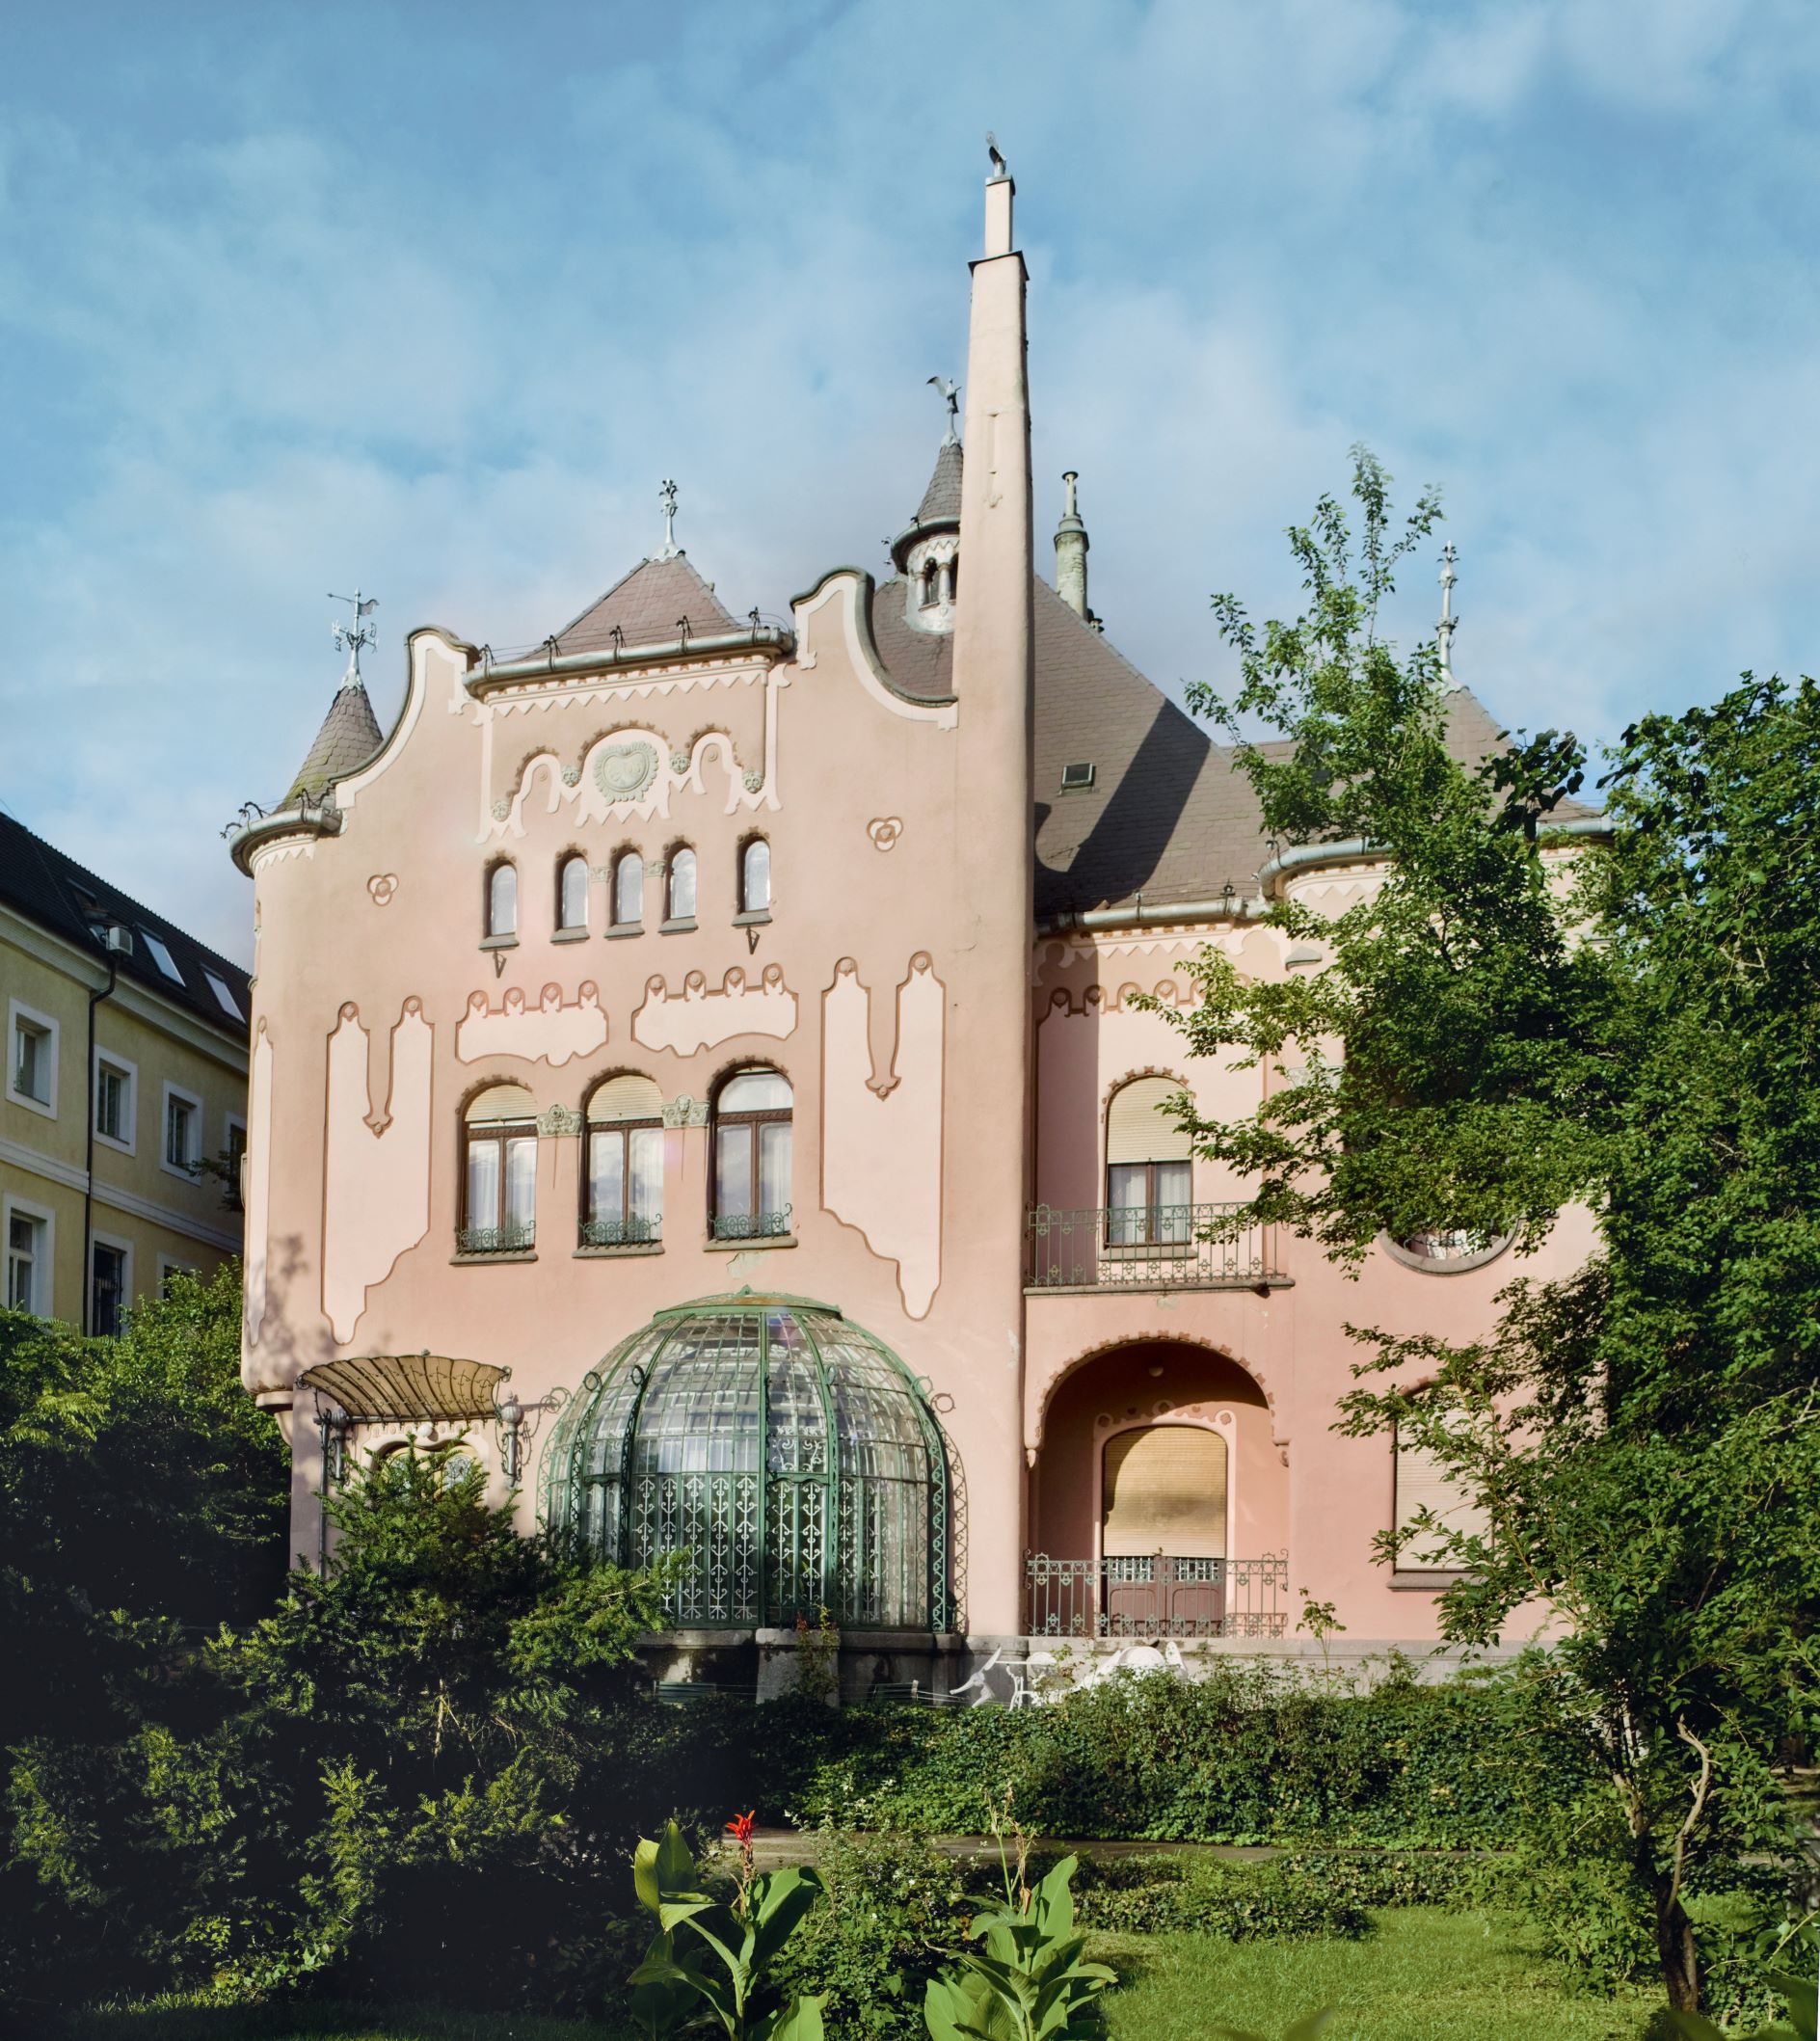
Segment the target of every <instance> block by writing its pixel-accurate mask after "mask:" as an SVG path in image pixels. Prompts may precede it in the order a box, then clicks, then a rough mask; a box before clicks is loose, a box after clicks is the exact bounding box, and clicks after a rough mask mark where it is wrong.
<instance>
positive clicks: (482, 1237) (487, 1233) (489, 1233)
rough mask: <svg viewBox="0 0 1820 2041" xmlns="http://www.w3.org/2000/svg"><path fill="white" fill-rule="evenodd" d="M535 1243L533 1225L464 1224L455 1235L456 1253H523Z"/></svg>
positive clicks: (535, 1229) (534, 1227) (535, 1237)
mask: <svg viewBox="0 0 1820 2041" xmlns="http://www.w3.org/2000/svg"><path fill="white" fill-rule="evenodd" d="M536 1245H537V1228H536V1226H535V1225H520V1226H464V1227H463V1228H462V1229H461V1231H460V1232H459V1233H457V1234H456V1236H455V1251H456V1253H457V1254H523V1253H526V1252H528V1251H529V1249H532V1248H534V1247H536Z"/></svg>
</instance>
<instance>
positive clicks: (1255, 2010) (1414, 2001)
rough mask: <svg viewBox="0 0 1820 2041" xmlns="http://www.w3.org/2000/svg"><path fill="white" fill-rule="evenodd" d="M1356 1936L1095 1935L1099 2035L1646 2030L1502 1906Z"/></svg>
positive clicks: (496, 2028)
mask: <svg viewBox="0 0 1820 2041" xmlns="http://www.w3.org/2000/svg"><path fill="white" fill-rule="evenodd" d="M1375 1918H1376V1920H1377V1922H1378V1928H1377V1932H1376V1933H1375V1934H1372V1935H1369V1936H1367V1937H1366V1938H1365V1939H1364V1940H1363V1941H1360V1942H1339V1941H1325V1940H1310V1941H1285V1942H1267V1941H1257V1942H1238V1943H1234V1942H1224V1941H1218V1940H1216V1939H1215V1938H1213V1937H1211V1936H1206V1935H1128V1936H1113V1935H1107V1936H1101V1937H1097V1938H1096V1940H1095V1947H1093V1948H1092V1949H1091V1950H1090V1951H1089V1953H1090V1954H1092V1955H1096V1956H1099V1957H1101V1958H1102V1959H1103V1960H1105V1961H1108V1962H1110V1963H1111V1965H1112V1967H1113V1968H1114V1969H1115V1970H1116V1971H1117V1972H1118V1973H1119V1974H1120V1975H1121V1976H1122V1977H1123V1978H1124V1979H1125V1980H1126V1981H1125V1984H1124V1987H1123V1988H1122V1989H1121V1990H1120V1991H1118V1992H1117V1993H1115V1994H1114V1995H1113V1997H1112V1998H1111V2001H1109V2004H1110V2011H1111V2041H1210V2037H1211V2036H1213V2035H1215V2034H1216V2033H1218V2028H1219V2026H1221V2025H1224V2026H1230V2027H1236V2028H1248V2029H1250V2030H1252V2031H1254V2032H1256V2033H1258V2034H1262V2035H1265V2036H1268V2037H1269V2041H1278V2037H1279V2036H1280V2035H1281V2034H1282V2032H1283V2029H1284V2028H1286V2027H1287V2026H1288V2025H1289V2024H1290V2022H1291V2021H1292V2020H1295V2019H1298V2018H1299V2017H1301V2015H1303V2014H1305V2013H1311V2012H1313V2011H1315V2010H1316V2009H1317V2008H1319V2007H1321V2006H1324V2005H1332V2006H1336V2007H1338V2008H1339V2010H1338V2012H1337V2013H1336V2015H1335V2017H1334V2019H1333V2021H1332V2022H1331V2023H1330V2025H1329V2026H1328V2027H1327V2028H1326V2030H1325V2034H1324V2035H1323V2041H1486V2037H1487V2036H1490V2035H1495V2036H1496V2037H1497V2041H1642V2036H1643V2034H1644V2031H1645V2028H1646V2022H1647V2017H1648V2012H1649V2007H1650V2002H1651V2001H1650V2000H1649V1998H1648V1997H1647V1996H1646V1995H1639V1996H1637V1997H1635V1998H1631V1999H1624V2000H1618V2001H1613V2000H1609V1999H1587V1998H1579V1997H1576V1996H1575V1995H1574V1994H1573V1993H1572V1992H1570V1991H1569V1990H1567V1989H1566V1986H1565V1984H1564V1982H1563V1980H1562V1977H1561V1974H1560V1973H1559V1971H1556V1970H1554V1969H1552V1968H1551V1967H1550V1966H1549V1965H1548V1964H1547V1963H1546V1962H1545V1961H1544V1959H1543V1958H1542V1957H1541V1956H1539V1954H1537V1953H1536V1952H1535V1950H1534V1949H1532V1948H1531V1947H1528V1946H1527V1945H1526V1943H1525V1941H1524V1937H1523V1934H1522V1929H1521V1923H1520V1922H1519V1921H1516V1920H1512V1919H1511V1918H1510V1917H1508V1916H1502V1915H1484V1914H1449V1913H1443V1912H1441V1911H1440V1910H1439V1909H1437V1908H1433V1907H1400V1908H1396V1909H1394V1910H1392V1911H1389V1912H1386V1913H1382V1914H1379V1915H1378V1916H1376V1917H1375ZM65 2033H66V2035H68V2036H74V2035H80V2037H81V2041H625V2037H624V2036H622V2035H620V2034H618V2033H616V2032H615V2031H614V2030H613V2029H611V2028H605V2027H602V2026H599V2025H596V2024H594V2023H592V2022H589V2021H584V2020H541V2019H536V2018H533V2017H531V2016H529V2015H527V2014H522V2013H448V2012H437V2011H429V2010H425V2011H415V2012H414V2011H411V2010H408V2009H400V2008H397V2007H391V2008H388V2009H387V2010H386V2011H385V2012H384V2013H376V2012H372V2011H365V2010H361V2008H359V2007H335V2006H330V2005H316V2006H263V2007H256V2008H253V2009H249V2010H216V2009H212V2008H211V2009H208V2010H203V2009H200V2008H199V2009H195V2010H190V2011H171V2012H128V2013H111V2014H91V2015H89V2016H87V2017H86V2018H84V2019H83V2020H81V2021H80V2022H79V2023H77V2024H76V2025H75V2026H73V2027H72V2028H67V2029H65Z"/></svg>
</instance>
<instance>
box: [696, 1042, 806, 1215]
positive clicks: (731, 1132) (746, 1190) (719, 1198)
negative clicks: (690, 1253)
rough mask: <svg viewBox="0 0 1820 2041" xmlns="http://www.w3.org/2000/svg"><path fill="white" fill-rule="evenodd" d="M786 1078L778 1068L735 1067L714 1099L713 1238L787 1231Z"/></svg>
mask: <svg viewBox="0 0 1820 2041" xmlns="http://www.w3.org/2000/svg"><path fill="white" fill-rule="evenodd" d="M790 1106H791V1093H790V1079H789V1078H787V1077H786V1076H785V1075H784V1073H783V1072H782V1071H781V1070H767V1069H752V1070H738V1071H736V1072H735V1073H734V1075H733V1076H732V1077H730V1078H729V1079H728V1080H727V1082H726V1083H725V1084H724V1085H723V1086H722V1087H721V1088H720V1094H719V1096H718V1097H717V1098H716V1099H715V1101H714V1185H713V1189H714V1208H713V1212H712V1214H711V1215H710V1219H709V1226H710V1230H711V1231H712V1233H713V1236H714V1238H715V1239H716V1240H762V1239H765V1238H768V1237H774V1236H777V1235H780V1234H787V1233H788V1232H789V1231H790Z"/></svg>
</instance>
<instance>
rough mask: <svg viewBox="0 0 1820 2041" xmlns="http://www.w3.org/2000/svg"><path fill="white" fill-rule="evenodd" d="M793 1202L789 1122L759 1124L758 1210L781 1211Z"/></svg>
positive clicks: (774, 1121) (776, 1121) (768, 1121)
mask: <svg viewBox="0 0 1820 2041" xmlns="http://www.w3.org/2000/svg"><path fill="white" fill-rule="evenodd" d="M789 1203H790V1121H789V1120H787V1119H772V1120H765V1121H763V1122H762V1123H761V1125H760V1127H759V1210H760V1211H761V1212H781V1211H783V1209H784V1208H785V1206H786V1205H788V1204H789Z"/></svg>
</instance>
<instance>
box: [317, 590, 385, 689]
mask: <svg viewBox="0 0 1820 2041" xmlns="http://www.w3.org/2000/svg"><path fill="white" fill-rule="evenodd" d="M329 600H330V602H332V603H346V604H349V605H350V607H351V608H352V610H353V614H352V615H351V616H350V617H349V618H348V620H347V622H346V623H345V624H344V623H343V622H342V621H341V619H340V618H339V617H337V618H336V619H335V622H334V624H332V625H331V626H330V629H329V635H330V636H331V637H332V638H333V639H334V640H335V649H336V650H337V651H344V652H345V653H346V654H347V656H348V670H347V671H346V672H345V673H344V674H343V675H342V676H341V685H342V686H343V687H359V686H361V685H364V684H363V682H362V681H361V646H362V645H377V644H378V643H379V627H378V626H377V625H376V624H369V623H368V622H367V621H366V619H367V618H368V617H370V616H371V615H372V613H373V612H374V610H375V609H377V608H378V607H379V598H378V596H376V595H369V596H363V595H361V591H360V590H359V589H358V588H357V589H356V590H355V591H354V593H353V594H352V595H336V594H335V592H334V591H333V590H331V591H330V595H329Z"/></svg>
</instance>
